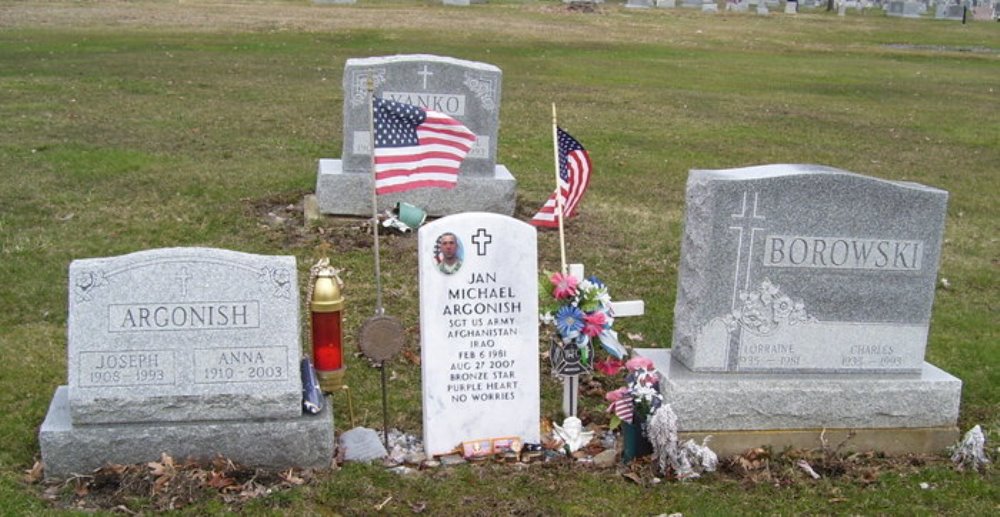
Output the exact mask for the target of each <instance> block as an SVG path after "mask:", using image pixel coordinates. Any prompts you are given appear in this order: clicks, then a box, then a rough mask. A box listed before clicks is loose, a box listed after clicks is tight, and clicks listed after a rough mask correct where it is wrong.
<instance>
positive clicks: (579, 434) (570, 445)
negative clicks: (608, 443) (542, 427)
mask: <svg viewBox="0 0 1000 517" xmlns="http://www.w3.org/2000/svg"><path fill="white" fill-rule="evenodd" d="M552 427H553V430H552V432H553V434H555V436H556V438H559V439H560V440H562V442H563V444H564V446H565V447H566V448H567V449H568V450H569V452H570V454H572V453H574V452H576V451H578V450H580V448H581V447H583V446H584V445H587V444H588V443H590V439H591V438H593V437H594V432H593V431H584V430H583V422H581V421H580V419H579V418H577V417H575V416H571V417H567V418H566V420H563V425H562V427H560V426H559V424H552Z"/></svg>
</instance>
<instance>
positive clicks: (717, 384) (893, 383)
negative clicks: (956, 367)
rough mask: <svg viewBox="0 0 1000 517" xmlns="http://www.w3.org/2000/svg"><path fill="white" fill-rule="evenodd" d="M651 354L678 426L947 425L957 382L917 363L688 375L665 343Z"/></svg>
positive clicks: (954, 409)
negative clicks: (879, 368)
mask: <svg viewBox="0 0 1000 517" xmlns="http://www.w3.org/2000/svg"><path fill="white" fill-rule="evenodd" d="M636 353H637V354H638V355H640V356H644V357H648V358H650V359H652V360H653V364H654V365H655V366H656V369H657V370H659V372H660V374H661V376H662V380H661V383H660V391H661V392H662V393H663V397H664V399H665V401H666V402H667V403H669V404H670V405H671V407H672V408H673V410H674V412H675V413H677V420H678V424H679V427H680V430H681V431H688V432H702V431H704V432H720V431H751V430H760V431H774V430H782V429H784V430H800V429H845V430H846V429H893V428H908V429H912V428H951V427H954V426H955V425H956V423H957V422H958V409H959V400H960V397H961V392H962V381H961V380H959V379H958V378H956V377H954V376H952V375H950V374H948V373H947V372H944V371H942V370H941V369H939V368H937V367H935V366H933V365H931V364H929V363H926V362H925V363H924V364H923V369H922V371H921V372H920V373H918V374H861V373H850V374H848V373H843V374H763V373H761V374H753V373H695V372H692V371H691V370H689V369H688V368H687V367H685V366H684V365H682V364H681V363H680V362H678V361H676V360H673V359H672V358H671V355H670V354H671V351H670V350H667V349H651V348H647V349H639V350H636Z"/></svg>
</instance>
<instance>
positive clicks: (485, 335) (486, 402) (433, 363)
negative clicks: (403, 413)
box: [418, 213, 540, 455]
mask: <svg viewBox="0 0 1000 517" xmlns="http://www.w3.org/2000/svg"><path fill="white" fill-rule="evenodd" d="M418 249H419V254H420V255H419V276H420V343H421V369H422V380H423V422H424V447H425V449H426V450H427V453H428V454H430V455H439V454H446V453H448V452H450V451H452V450H453V449H455V448H456V447H457V446H459V445H460V444H461V442H463V441H469V440H481V439H488V438H499V437H512V436H516V437H519V438H520V439H521V440H522V441H524V442H526V443H538V441H539V415H540V401H539V376H538V375H539V374H538V371H539V367H538V274H537V271H538V266H537V236H536V231H535V229H534V227H532V226H531V225H529V224H527V223H524V222H521V221H518V220H516V219H513V218H510V217H506V216H501V215H497V214H488V213H467V214H461V215H455V216H450V217H445V218H442V219H439V220H437V221H434V222H433V223H430V224H427V225H424V226H423V227H422V228H420V232H419V245H418Z"/></svg>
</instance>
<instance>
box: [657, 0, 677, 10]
mask: <svg viewBox="0 0 1000 517" xmlns="http://www.w3.org/2000/svg"><path fill="white" fill-rule="evenodd" d="M656 7H662V8H664V9H673V8H675V7H677V0H656Z"/></svg>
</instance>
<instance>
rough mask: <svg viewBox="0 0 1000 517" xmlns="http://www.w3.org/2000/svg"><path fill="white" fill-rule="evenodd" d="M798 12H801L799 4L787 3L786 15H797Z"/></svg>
mask: <svg viewBox="0 0 1000 517" xmlns="http://www.w3.org/2000/svg"><path fill="white" fill-rule="evenodd" d="M798 12H799V3H798V2H791V1H786V2H785V14H797V13H798Z"/></svg>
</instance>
